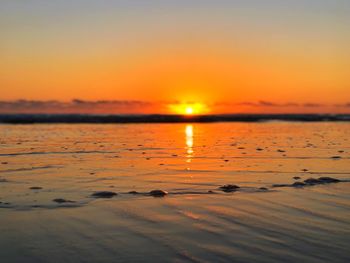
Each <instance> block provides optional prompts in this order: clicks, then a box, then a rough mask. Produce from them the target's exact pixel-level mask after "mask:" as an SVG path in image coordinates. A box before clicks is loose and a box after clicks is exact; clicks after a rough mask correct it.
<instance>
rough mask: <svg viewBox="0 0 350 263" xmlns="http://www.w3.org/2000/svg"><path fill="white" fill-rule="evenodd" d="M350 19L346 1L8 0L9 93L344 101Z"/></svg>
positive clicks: (0, 81)
mask: <svg viewBox="0 0 350 263" xmlns="http://www.w3.org/2000/svg"><path fill="white" fill-rule="evenodd" d="M349 25H350V1H346V0H343V1H341V0H329V1H326V0H304V1H299V0H264V1H262V0H241V1H234V0H226V1H224V0H212V1H209V0H202V1H199V0H197V1H195V0H186V1H185V0H176V1H170V0H169V1H167V0H159V1H155V0H148V1H145V0H119V1H117V0H116V1H107V0H95V1H92V0H75V1H74V0H69V1H68V0H60V1H50V0H42V1H39V0H1V1H0V39H1V41H0V89H1V93H0V100H3V101H8V100H18V99H26V100H60V101H69V100H71V99H74V98H79V99H82V100H90V101H96V100H133V101H134V100H137V101H147V102H162V103H164V102H170V101H194V102H204V103H207V104H210V105H214V104H215V105H221V106H220V110H219V109H217V110H214V112H215V111H220V112H221V111H226V112H229V111H240V110H239V107H240V106H239V105H240V103H247V104H246V105H248V104H249V103H257V102H259V101H260V102H261V101H265V102H266V101H267V102H272V103H274V104H283V105H284V104H288V103H298V104H302V105H303V104H305V103H312V104H322V105H325V104H327V105H333V104H344V105H345V104H346V103H349V102H350V77H349V76H350V30H349ZM233 105H234V106H233ZM237 105H238V106H237ZM312 108H313V109H315V107H312ZM348 108H350V107H348ZM296 111H297V110H296ZM316 111H321V112H322V111H339V107H338V110H337V109H329V107H328V108H325V107H323V108H322V107H318V108H317V110H316ZM340 111H346V109H341V110H340ZM347 111H349V110H347Z"/></svg>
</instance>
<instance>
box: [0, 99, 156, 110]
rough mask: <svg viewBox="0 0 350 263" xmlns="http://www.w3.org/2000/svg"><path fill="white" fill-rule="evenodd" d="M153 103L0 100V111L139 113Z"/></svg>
mask: <svg viewBox="0 0 350 263" xmlns="http://www.w3.org/2000/svg"><path fill="white" fill-rule="evenodd" d="M152 106H154V103H151V102H146V101H137V100H97V101H88V100H81V99H73V100H72V101H70V102H62V101H56V100H50V101H39V100H23V99H21V100H15V101H0V113H139V112H143V111H145V109H146V110H147V108H150V107H152Z"/></svg>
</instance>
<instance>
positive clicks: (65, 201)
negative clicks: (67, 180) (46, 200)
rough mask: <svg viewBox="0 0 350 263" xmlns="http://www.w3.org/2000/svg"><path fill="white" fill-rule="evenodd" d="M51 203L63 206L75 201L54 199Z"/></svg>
mask: <svg viewBox="0 0 350 263" xmlns="http://www.w3.org/2000/svg"><path fill="white" fill-rule="evenodd" d="M52 201H54V202H56V203H59V204H63V203H75V201H71V200H66V199H63V198H56V199H53V200H52Z"/></svg>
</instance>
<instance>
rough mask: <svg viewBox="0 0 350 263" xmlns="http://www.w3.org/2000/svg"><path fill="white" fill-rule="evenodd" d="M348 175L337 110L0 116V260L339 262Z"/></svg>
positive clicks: (348, 132)
mask: <svg viewBox="0 0 350 263" xmlns="http://www.w3.org/2000/svg"><path fill="white" fill-rule="evenodd" d="M334 157H336V158H334ZM295 176H298V177H300V178H301V179H299V180H295V179H293V177H295ZM320 176H329V177H333V178H338V179H341V180H344V182H340V183H334V184H325V185H315V186H306V187H302V188H295V187H283V188H275V187H272V185H273V184H291V183H293V182H295V181H303V180H305V179H307V178H310V177H313V178H318V177H320ZM349 179H350V123H345V122H344V123H327V122H323V123H302V122H300V123H287V122H267V123H213V124H197V123H196V124H122V125H117V124H113V125H107V124H99V125H91V124H85V125H84V124H81V125H78V124H70V125H64V124H52V125H44V124H41V125H1V126H0V202H1V203H0V233H1V235H0V248H1V249H0V259H1V262H63V261H64V262H147V261H156V262H158V261H160V262H187V261H188V262H281V261H283V262H349V261H350V252H349V251H350V210H349V208H350V191H349V186H350V183H349V182H346V180H349ZM224 184H235V185H238V186H240V187H241V188H239V189H238V190H237V191H235V192H232V193H225V192H223V191H221V190H220V189H219V187H220V186H222V185H224ZM31 187H41V188H42V189H30V188H31ZM260 187H266V188H267V189H268V190H267V191H266V190H261V189H260ZM154 189H162V190H165V191H167V192H168V193H169V194H168V195H167V196H165V197H163V198H154V197H151V196H149V195H147V193H148V192H149V191H151V190H154ZM95 191H113V192H116V193H118V195H117V196H116V197H114V198H111V199H95V198H92V197H91V194H92V193H94V192H95ZM129 191H137V192H138V193H139V194H136V195H133V194H129V193H128V192H129ZM56 198H64V199H66V200H70V201H73V202H68V203H62V204H59V203H56V202H54V201H53V199H56Z"/></svg>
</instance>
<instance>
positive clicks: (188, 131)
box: [185, 124, 193, 163]
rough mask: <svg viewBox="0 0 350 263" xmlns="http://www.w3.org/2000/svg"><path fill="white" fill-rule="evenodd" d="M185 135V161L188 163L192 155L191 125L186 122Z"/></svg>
mask: <svg viewBox="0 0 350 263" xmlns="http://www.w3.org/2000/svg"><path fill="white" fill-rule="evenodd" d="M185 135H186V157H187V160H186V162H188V163H190V162H191V161H192V157H193V126H192V125H191V124H187V125H186V128H185Z"/></svg>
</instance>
